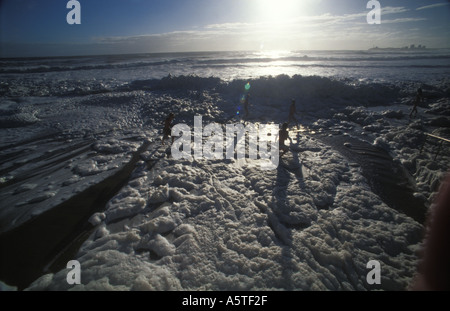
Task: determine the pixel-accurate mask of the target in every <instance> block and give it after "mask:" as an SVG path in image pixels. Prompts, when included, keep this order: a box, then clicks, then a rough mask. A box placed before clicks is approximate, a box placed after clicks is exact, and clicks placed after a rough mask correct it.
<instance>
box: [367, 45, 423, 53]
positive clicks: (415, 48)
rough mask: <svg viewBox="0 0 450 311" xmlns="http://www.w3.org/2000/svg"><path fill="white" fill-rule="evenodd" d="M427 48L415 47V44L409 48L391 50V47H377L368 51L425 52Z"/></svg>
mask: <svg viewBox="0 0 450 311" xmlns="http://www.w3.org/2000/svg"><path fill="white" fill-rule="evenodd" d="M426 49H427V47H426V46H425V45H421V44H419V45H417V46H416V45H415V44H411V45H410V46H404V47H401V48H393V47H388V48H379V47H378V46H376V47H373V48H370V49H369V51H424V50H426Z"/></svg>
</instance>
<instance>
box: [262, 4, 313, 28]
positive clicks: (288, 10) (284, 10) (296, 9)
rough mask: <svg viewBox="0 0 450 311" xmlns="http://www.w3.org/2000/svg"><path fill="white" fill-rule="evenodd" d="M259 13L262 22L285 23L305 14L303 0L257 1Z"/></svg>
mask: <svg viewBox="0 0 450 311" xmlns="http://www.w3.org/2000/svg"><path fill="white" fill-rule="evenodd" d="M254 3H255V5H257V8H256V9H257V11H258V12H259V17H260V18H261V20H262V22H272V23H283V22H286V21H289V20H291V19H294V18H296V17H298V16H300V15H302V13H303V9H304V1H303V0H257V1H254Z"/></svg>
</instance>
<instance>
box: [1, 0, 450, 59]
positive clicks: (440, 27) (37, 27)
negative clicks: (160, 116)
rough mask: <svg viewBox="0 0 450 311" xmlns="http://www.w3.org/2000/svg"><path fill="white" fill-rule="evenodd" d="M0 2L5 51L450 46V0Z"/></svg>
mask: <svg viewBox="0 0 450 311" xmlns="http://www.w3.org/2000/svg"><path fill="white" fill-rule="evenodd" d="M68 2H69V1H68V0H0V57H29V56H69V55H95V54H124V53H160V52H191V51H237V50H245V51H249V50H251V51H254V50H365V49H368V48H371V47H374V46H378V47H403V46H409V45H411V44H416V45H419V44H421V45H426V46H427V47H430V48H450V1H448V0H389V1H387V0H380V1H379V3H380V5H381V23H380V24H378V25H377V24H368V23H367V15H368V13H369V12H370V11H371V8H367V4H368V2H369V1H366V0H339V1H337V0H150V1H148V0H79V1H78V2H79V3H80V7H81V9H80V13H81V14H80V16H81V24H73V25H69V24H68V23H67V19H66V16H67V14H68V13H69V12H70V11H71V8H72V7H70V8H69V9H68V8H67V4H68Z"/></svg>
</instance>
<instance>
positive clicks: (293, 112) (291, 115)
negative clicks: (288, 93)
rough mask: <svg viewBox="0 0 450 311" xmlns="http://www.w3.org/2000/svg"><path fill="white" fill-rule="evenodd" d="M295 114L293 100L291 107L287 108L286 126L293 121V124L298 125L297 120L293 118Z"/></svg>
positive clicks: (295, 109)
mask: <svg viewBox="0 0 450 311" xmlns="http://www.w3.org/2000/svg"><path fill="white" fill-rule="evenodd" d="M296 113H297V108H296V107H295V99H293V100H292V102H291V107H290V108H289V117H288V124H289V123H291V122H293V121H295V123H298V120H297V118H296V117H295V114H296Z"/></svg>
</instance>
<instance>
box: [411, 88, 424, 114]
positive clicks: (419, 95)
mask: <svg viewBox="0 0 450 311" xmlns="http://www.w3.org/2000/svg"><path fill="white" fill-rule="evenodd" d="M422 101H423V92H422V88H419V89H418V90H417V94H416V99H415V100H414V103H413V105H414V106H413V108H412V110H411V113H410V114H409V117H410V118H415V117H416V115H417V106H418V105H419V104H420V103H421V102H422ZM413 114H414V117H413Z"/></svg>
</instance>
